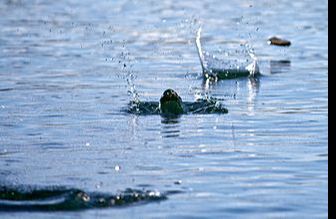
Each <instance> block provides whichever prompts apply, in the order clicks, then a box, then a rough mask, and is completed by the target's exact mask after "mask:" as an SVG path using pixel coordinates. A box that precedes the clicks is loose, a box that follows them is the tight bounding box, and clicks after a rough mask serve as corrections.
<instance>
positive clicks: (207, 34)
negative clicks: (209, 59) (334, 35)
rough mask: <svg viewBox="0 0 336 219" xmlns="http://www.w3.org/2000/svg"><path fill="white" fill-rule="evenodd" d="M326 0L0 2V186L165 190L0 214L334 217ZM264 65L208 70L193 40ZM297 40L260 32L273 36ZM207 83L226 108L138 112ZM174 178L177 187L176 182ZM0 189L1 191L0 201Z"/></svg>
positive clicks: (205, 90)
mask: <svg viewBox="0 0 336 219" xmlns="http://www.w3.org/2000/svg"><path fill="white" fill-rule="evenodd" d="M327 9H328V3H327V1H325V0H323V1H310V0H307V1H299V2H297V1H289V0H288V1H277V2H274V1H264V0H261V1H252V0H246V1H238V0H229V1H219V0H203V1H197V2H195V1H190V0H186V1H173V0H163V1H160V2H159V1H136V0H133V1H126V0H121V1H91V0H87V1H78V0H72V1H62V0H61V1H41V0H33V1H25V0H6V1H1V2H0V25H1V29H0V81H1V83H0V186H4V187H16V188H19V190H20V188H21V187H22V188H26V187H27V186H28V187H29V186H37V187H39V188H49V187H50V186H65V187H69V188H75V189H80V190H81V191H85V192H87V193H88V194H91V193H94V194H96V193H102V194H111V195H114V194H118V193H119V192H120V191H125V190H126V189H127V188H131V189H134V190H138V189H139V190H151V191H158V192H160V193H162V194H169V195H167V198H166V199H164V200H160V201H153V202H150V203H144V204H135V205H127V206H125V207H121V208H102V209H101V208H98V209H97V208H92V209H87V210H83V211H65V212H64V211H47V212H46V211H32V212H30V211H19V210H18V211H13V210H11V211H6V210H2V211H0V217H1V218H60V217H64V218H73V217H76V218H77V217H78V218H327V217H328V197H327V195H328V129H327V125H328V92H327V89H328V36H327V33H328V12H327ZM199 26H202V45H203V48H204V50H205V51H206V52H207V53H208V55H209V56H213V57H214V58H217V59H219V60H221V59H232V60H236V61H237V60H239V59H242V57H243V56H242V55H241V54H244V51H245V50H246V47H247V46H246V45H248V47H249V48H252V49H253V52H254V54H255V55H256V56H257V58H258V61H259V67H260V72H261V74H262V75H261V76H260V77H258V78H256V79H254V78H239V79H232V80H225V81H218V82H217V83H210V82H209V81H204V80H203V78H202V70H201V65H200V62H199V60H198V55H197V50H196V46H195V42H194V41H195V34H196V31H197V29H198V28H199ZM274 35H276V36H280V37H283V38H285V39H288V40H290V41H291V43H292V44H291V46H290V47H276V46H271V45H268V44H267V39H268V38H269V37H271V36H274ZM167 88H173V89H174V90H176V91H177V92H178V93H179V95H180V96H181V97H182V99H183V100H184V101H194V100H195V99H196V98H198V97H204V96H211V97H214V98H217V99H219V100H221V103H222V104H223V105H224V106H225V108H227V109H228V110H229V113H228V114H209V115H206V114H200V115H198V114H190V115H182V116H181V117H179V118H177V119H176V120H174V121H167V120H165V118H163V117H161V116H160V115H147V116H142V115H133V114H128V113H126V112H125V111H124V110H123V109H124V108H125V107H126V106H127V104H128V103H129V101H131V100H134V99H136V98H139V99H140V100H143V101H158V100H159V99H160V96H161V95H162V93H163V91H164V90H165V89H167ZM172 191H178V192H176V193H172ZM0 204H1V202H0Z"/></svg>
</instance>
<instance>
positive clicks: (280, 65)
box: [270, 60, 291, 74]
mask: <svg viewBox="0 0 336 219" xmlns="http://www.w3.org/2000/svg"><path fill="white" fill-rule="evenodd" d="M290 66H291V61H290V60H271V61H270V69H271V70H270V72H271V74H277V73H285V72H289V70H290Z"/></svg>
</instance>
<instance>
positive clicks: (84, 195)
mask: <svg viewBox="0 0 336 219" xmlns="http://www.w3.org/2000/svg"><path fill="white" fill-rule="evenodd" d="M176 193H180V191H168V192H164V193H161V192H159V191H152V190H140V189H131V188H128V189H126V190H124V191H121V192H119V193H117V194H114V195H111V194H107V193H96V192H85V191H83V190H80V189H76V188H66V187H61V186H51V187H42V188H40V187H34V186H15V187H11V186H9V187H8V186H0V212H1V211H78V210H85V209H92V208H109V207H126V206H131V205H135V204H146V203H149V202H158V201H163V200H166V199H167V198H168V197H167V196H168V195H170V194H176Z"/></svg>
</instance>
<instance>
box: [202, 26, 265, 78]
mask: <svg viewBox="0 0 336 219" xmlns="http://www.w3.org/2000/svg"><path fill="white" fill-rule="evenodd" d="M201 30H202V28H201V27H199V29H198V31H197V33H196V39H195V42H196V48H197V52H198V57H199V60H200V63H201V67H202V72H203V75H204V77H205V78H207V79H209V78H210V79H214V80H217V79H232V78H237V77H246V76H256V75H258V74H259V73H260V71H259V66H258V60H257V56H256V55H255V52H254V50H253V48H252V47H251V46H250V45H249V44H247V43H245V44H241V45H242V46H244V48H243V50H235V51H234V54H233V53H232V52H230V51H223V52H222V54H223V55H224V56H225V59H218V58H217V57H216V56H214V55H210V54H209V53H207V52H204V51H203V50H202V46H201ZM246 54H247V55H248V57H245V56H246ZM237 56H239V57H238V58H237ZM233 58H235V59H233ZM250 59H252V63H250V62H251V60H250ZM248 63H250V64H248Z"/></svg>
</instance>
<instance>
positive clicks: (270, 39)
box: [267, 37, 291, 46]
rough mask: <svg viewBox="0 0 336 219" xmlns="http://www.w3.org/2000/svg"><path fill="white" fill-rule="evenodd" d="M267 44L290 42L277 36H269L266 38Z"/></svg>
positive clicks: (288, 43)
mask: <svg viewBox="0 0 336 219" xmlns="http://www.w3.org/2000/svg"><path fill="white" fill-rule="evenodd" d="M267 42H268V44H270V45H275V46H290V44H291V42H290V41H288V40H285V39H280V38H278V37H271V38H269V39H268V41H267Z"/></svg>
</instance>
